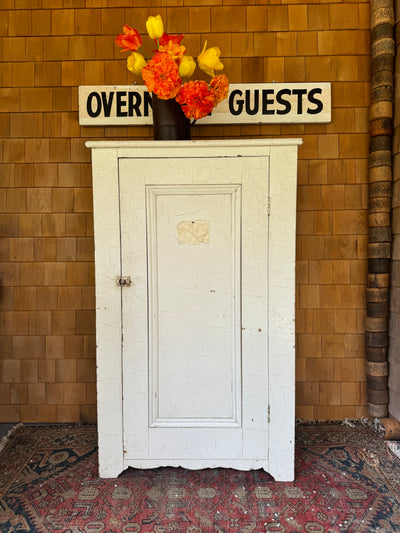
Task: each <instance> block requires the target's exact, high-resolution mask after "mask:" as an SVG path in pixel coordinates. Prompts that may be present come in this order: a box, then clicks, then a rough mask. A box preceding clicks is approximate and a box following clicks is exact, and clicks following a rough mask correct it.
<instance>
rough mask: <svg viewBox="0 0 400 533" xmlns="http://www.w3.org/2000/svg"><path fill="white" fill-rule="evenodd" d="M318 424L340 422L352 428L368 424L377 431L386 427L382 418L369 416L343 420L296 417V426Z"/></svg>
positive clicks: (380, 431)
mask: <svg viewBox="0 0 400 533" xmlns="http://www.w3.org/2000/svg"><path fill="white" fill-rule="evenodd" d="M316 424H338V425H343V426H350V427H352V428H354V427H356V426H357V424H361V425H363V426H367V427H369V428H371V429H373V430H374V431H375V432H376V433H384V432H385V428H384V427H383V425H382V424H381V419H380V418H374V419H371V418H368V417H361V418H356V419H350V418H344V419H343V420H303V419H301V418H297V419H296V426H303V425H304V426H307V425H310V426H312V425H316Z"/></svg>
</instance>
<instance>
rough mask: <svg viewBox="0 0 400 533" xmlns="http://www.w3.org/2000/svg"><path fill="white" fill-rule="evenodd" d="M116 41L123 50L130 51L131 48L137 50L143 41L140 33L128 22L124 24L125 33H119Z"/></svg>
mask: <svg viewBox="0 0 400 533" xmlns="http://www.w3.org/2000/svg"><path fill="white" fill-rule="evenodd" d="M115 42H116V43H117V45H118V46H120V47H121V48H122V50H121V52H129V50H133V51H134V52H135V51H136V50H137V49H138V48H140V47H141V46H142V43H143V41H142V38H141V36H140V33H139V32H138V31H137V30H135V28H131V27H130V26H128V25H127V24H125V26H124V33H121V34H120V35H118V37H117V38H116V40H115Z"/></svg>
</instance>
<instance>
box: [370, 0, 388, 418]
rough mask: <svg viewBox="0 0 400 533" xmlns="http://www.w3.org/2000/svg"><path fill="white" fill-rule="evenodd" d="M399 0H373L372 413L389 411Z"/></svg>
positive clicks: (371, 192)
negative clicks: (396, 16) (396, 17)
mask: <svg viewBox="0 0 400 533" xmlns="http://www.w3.org/2000/svg"><path fill="white" fill-rule="evenodd" d="M393 26H394V9H393V0H371V36H372V43H371V54H372V57H371V106H370V147H369V153H370V155H369V188H368V193H369V217H368V222H369V245H368V284H367V319H366V323H365V345H366V357H367V391H368V412H369V414H370V416H373V417H379V418H381V417H385V416H387V409H388V385H387V379H388V365H387V344H388V342H387V340H388V321H387V318H388V314H389V269H390V256H391V220H390V211H391V199H392V193H391V190H392V117H393V66H394V53H395V44H394V39H393Z"/></svg>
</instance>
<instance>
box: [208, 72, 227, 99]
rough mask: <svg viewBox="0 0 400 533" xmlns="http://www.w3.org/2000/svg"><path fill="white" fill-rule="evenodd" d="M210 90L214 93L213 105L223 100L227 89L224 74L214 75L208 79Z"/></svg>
mask: <svg viewBox="0 0 400 533" xmlns="http://www.w3.org/2000/svg"><path fill="white" fill-rule="evenodd" d="M210 87H211V91H212V92H213V94H214V99H215V105H217V104H219V103H220V102H222V100H225V98H226V97H227V96H228V91H229V80H228V78H227V77H226V76H225V74H219V75H218V76H214V77H213V78H212V80H211V81H210Z"/></svg>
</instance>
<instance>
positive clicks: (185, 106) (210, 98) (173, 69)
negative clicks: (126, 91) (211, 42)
mask: <svg viewBox="0 0 400 533" xmlns="http://www.w3.org/2000/svg"><path fill="white" fill-rule="evenodd" d="M146 29H147V33H148V35H149V37H150V39H152V40H154V41H155V43H156V46H157V49H156V50H155V51H154V53H153V56H152V57H151V58H150V59H149V58H148V57H147V56H146V54H145V53H144V52H143V53H142V44H143V40H142V37H141V35H140V34H139V32H138V31H137V30H136V29H134V28H131V27H130V26H128V25H124V28H123V31H124V33H122V34H120V35H118V37H117V39H116V43H117V45H118V46H120V47H121V48H122V50H121V52H131V54H130V55H129V57H128V59H127V67H128V70H129V71H130V72H132V73H133V74H135V75H141V76H142V79H143V81H144V83H145V85H146V86H147V88H148V90H149V92H151V93H154V94H156V95H157V97H158V98H159V99H162V100H170V99H175V100H176V101H177V102H178V103H179V104H180V106H181V108H182V111H183V112H184V114H185V116H186V117H187V118H188V119H194V120H198V119H200V118H203V117H205V116H207V115H208V114H209V113H211V111H212V110H213V108H214V107H215V106H216V105H218V104H219V102H221V101H222V100H224V99H225V98H226V97H227V96H228V89H229V81H228V78H227V77H226V76H225V75H224V74H218V75H216V74H215V71H219V70H222V69H223V68H224V65H223V64H222V63H221V61H220V55H221V52H220V49H219V48H218V47H217V46H214V47H211V48H207V41H206V42H205V44H204V47H203V50H202V51H201V53H200V54H199V55H198V56H197V60H196V59H194V58H193V57H192V56H189V55H187V54H186V48H185V47H184V46H183V45H182V44H181V42H182V39H183V35H168V34H167V33H165V32H164V24H163V21H162V18H161V16H160V15H157V16H155V17H153V16H150V17H149V18H148V19H147V22H146ZM196 67H199V68H200V69H201V70H202V71H203V72H205V73H206V74H208V75H209V76H210V77H211V80H210V83H207V82H206V81H204V80H195V81H193V80H190V78H191V76H192V75H193V73H194V71H195V69H196Z"/></svg>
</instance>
